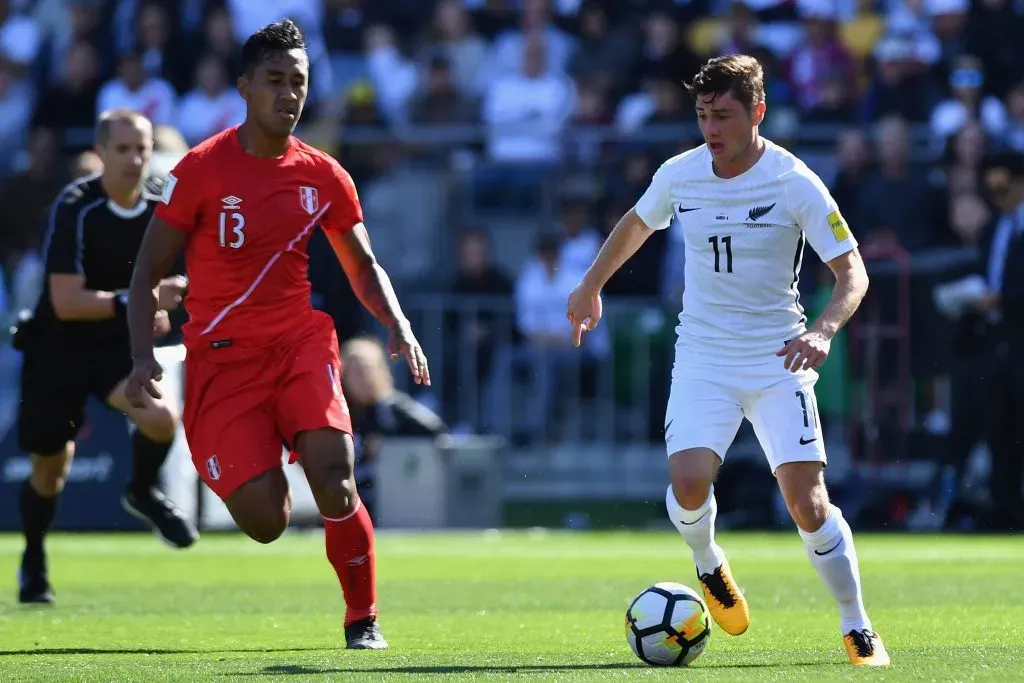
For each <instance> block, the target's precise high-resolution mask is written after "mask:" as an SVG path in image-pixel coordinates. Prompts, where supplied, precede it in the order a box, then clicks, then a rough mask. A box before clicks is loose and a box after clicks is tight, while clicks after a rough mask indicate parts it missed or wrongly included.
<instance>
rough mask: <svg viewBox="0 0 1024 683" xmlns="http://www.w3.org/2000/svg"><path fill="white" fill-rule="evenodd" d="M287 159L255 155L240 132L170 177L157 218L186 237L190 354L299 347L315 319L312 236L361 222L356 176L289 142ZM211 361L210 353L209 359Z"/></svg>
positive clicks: (195, 153) (200, 150) (198, 150)
mask: <svg viewBox="0 0 1024 683" xmlns="http://www.w3.org/2000/svg"><path fill="white" fill-rule="evenodd" d="M290 142H291V144H290V145H289V147H288V150H287V151H286V152H285V154H284V156H281V157H278V158H276V159H267V158H261V157H256V156H253V155H251V154H249V153H248V152H246V151H245V150H244V149H243V148H242V144H241V142H240V141H239V139H238V128H237V127H235V128H230V129H228V130H226V131H224V132H223V133H220V134H218V135H215V136H213V137H211V138H209V139H208V140H205V141H204V142H202V143H200V144H199V145H197V146H196V147H194V148H193V149H192V150H191V151H189V153H188V154H187V155H185V157H184V158H183V159H182V160H181V161H180V162H179V163H178V165H177V166H176V167H175V168H174V170H173V171H172V172H171V173H170V174H169V175H168V178H167V184H166V185H165V188H164V194H163V199H162V201H161V203H160V204H158V205H157V208H156V216H158V217H159V218H160V219H162V220H164V221H165V222H167V223H168V224H169V225H171V226H173V227H175V228H177V229H178V230H182V231H184V232H187V233H188V235H189V238H188V242H187V243H186V246H185V265H186V268H187V270H188V276H189V292H188V296H187V297H186V299H185V308H186V310H187V311H188V314H189V322H188V323H187V324H186V325H185V327H184V329H183V332H184V336H185V346H186V348H188V350H189V352H200V353H202V352H204V351H209V350H211V349H215V350H216V352H215V353H212V354H209V355H208V357H210V358H211V359H213V358H223V359H225V360H229V359H235V358H239V357H242V356H245V355H252V354H254V353H256V352H258V351H259V350H262V349H267V348H270V347H272V346H274V345H277V344H280V343H286V342H288V341H289V340H292V339H296V338H298V337H299V336H301V335H302V334H303V333H305V332H306V331H307V330H308V329H309V328H310V326H311V324H312V321H313V319H314V316H313V307H312V304H311V302H310V284H309V276H308V270H309V254H308V251H307V247H308V245H309V238H310V235H311V234H312V232H313V230H314V229H315V228H316V227H317V226H318V225H319V226H321V227H322V228H323V229H324V230H325V231H328V232H332V233H337V234H343V233H346V232H348V231H350V230H352V228H353V227H354V226H355V225H356V224H357V223H361V222H362V220H363V213H362V208H361V207H360V205H359V198H358V196H357V194H356V189H355V185H354V184H353V182H352V178H351V176H349V174H348V173H347V172H346V171H345V169H343V168H342V167H341V165H340V164H338V162H337V161H335V160H334V159H333V158H331V157H330V156H329V155H327V154H325V153H323V152H321V151H319V150H317V149H314V148H313V147H310V146H309V145H307V144H305V143H303V142H301V141H299V140H298V139H297V138H294V137H293V138H291V140H290ZM204 355H207V354H205V353H204Z"/></svg>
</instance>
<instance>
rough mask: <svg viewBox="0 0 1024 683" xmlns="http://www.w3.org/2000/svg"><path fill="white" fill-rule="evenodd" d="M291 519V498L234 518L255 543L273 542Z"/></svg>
mask: <svg viewBox="0 0 1024 683" xmlns="http://www.w3.org/2000/svg"><path fill="white" fill-rule="evenodd" d="M290 519H291V499H289V500H287V501H285V504H284V505H282V506H281V507H277V506H273V507H271V508H268V509H265V510H260V511H259V512H258V513H256V514H252V515H248V516H245V517H244V518H242V519H236V520H235V521H236V522H238V525H239V527H240V528H241V529H242V531H244V532H245V535H246V536H248V537H249V538H251V539H252V540H254V541H256V542H257V543H264V544H266V543H273V542H274V541H276V540H277V539H279V538H281V536H283V535H284V532H285V530H287V529H288V523H289V521H290Z"/></svg>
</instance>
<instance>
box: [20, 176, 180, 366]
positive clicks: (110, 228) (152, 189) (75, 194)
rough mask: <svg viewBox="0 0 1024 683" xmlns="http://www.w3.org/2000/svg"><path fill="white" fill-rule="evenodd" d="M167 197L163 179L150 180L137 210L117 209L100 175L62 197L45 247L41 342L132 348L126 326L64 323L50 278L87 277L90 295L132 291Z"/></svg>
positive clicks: (39, 318) (118, 323)
mask: <svg viewBox="0 0 1024 683" xmlns="http://www.w3.org/2000/svg"><path fill="white" fill-rule="evenodd" d="M162 191H163V180H162V179H160V178H156V177H151V178H148V179H147V180H146V182H145V184H144V185H143V189H142V197H141V198H140V200H139V203H138V205H136V206H135V207H134V208H132V209H125V208H123V207H121V206H118V205H117V204H115V203H114V202H113V201H112V200H111V199H110V198H109V197H108V196H107V193H106V192H105V191H104V189H103V185H102V184H101V183H100V176H98V175H97V176H89V177H86V178H82V179H81V180H77V181H75V182H73V183H71V184H69V185H67V186H66V187H65V188H64V189H63V190H62V191H61V193H60V195H58V196H57V199H56V200H55V201H54V202H53V205H52V206H51V207H50V216H49V225H48V228H47V233H46V239H45V242H44V245H43V252H44V253H45V254H46V277H45V282H44V285H43V294H42V296H41V297H40V298H39V303H38V305H37V306H36V312H35V319H36V321H37V325H38V330H39V333H40V336H41V337H42V339H41V340H40V341H42V342H43V343H47V342H49V343H54V344H58V345H68V346H73V347H76V348H82V347H94V346H107V345H113V344H118V345H125V344H127V343H128V328H127V326H126V325H125V322H124V321H123V320H119V319H117V318H109V319H106V320H95V321H74V322H68V321H61V320H59V319H58V318H57V315H56V313H55V312H54V310H53V302H52V300H51V299H50V275H58V274H78V275H84V276H85V288H86V289H90V290H97V291H107V292H115V291H118V290H123V289H127V288H128V286H129V284H131V279H132V269H133V268H134V267H135V257H136V255H137V254H138V253H139V247H140V246H141V245H142V236H143V235H144V234H145V232H146V227H147V226H148V225H149V220H150V218H151V217H152V215H153V210H154V209H155V208H156V205H157V203H158V202H159V201H160V194H161V192H162Z"/></svg>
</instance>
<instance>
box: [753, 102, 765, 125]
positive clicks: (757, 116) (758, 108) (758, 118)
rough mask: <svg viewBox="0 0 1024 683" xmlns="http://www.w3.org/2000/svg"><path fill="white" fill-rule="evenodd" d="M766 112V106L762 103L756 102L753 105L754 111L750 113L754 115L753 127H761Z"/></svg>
mask: <svg viewBox="0 0 1024 683" xmlns="http://www.w3.org/2000/svg"><path fill="white" fill-rule="evenodd" d="M767 110H768V106H767V105H766V104H765V103H764V102H758V103H757V104H755V105H754V110H753V112H752V113H753V115H754V125H755V126H760V125H761V123H762V122H763V121H764V113H765V112H766V111H767Z"/></svg>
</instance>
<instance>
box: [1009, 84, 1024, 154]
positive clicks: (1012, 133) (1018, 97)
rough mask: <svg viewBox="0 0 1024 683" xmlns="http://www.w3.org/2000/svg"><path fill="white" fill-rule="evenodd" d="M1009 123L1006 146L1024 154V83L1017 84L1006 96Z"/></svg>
mask: <svg viewBox="0 0 1024 683" xmlns="http://www.w3.org/2000/svg"><path fill="white" fill-rule="evenodd" d="M1006 109H1007V111H1008V113H1009V121H1008V122H1007V126H1006V145H1007V146H1008V147H1009V148H1010V149H1012V150H1015V151H1017V152H1021V153H1024V81H1021V82H1019V83H1017V85H1015V86H1013V87H1012V88H1011V89H1010V92H1008V93H1007V94H1006Z"/></svg>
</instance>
